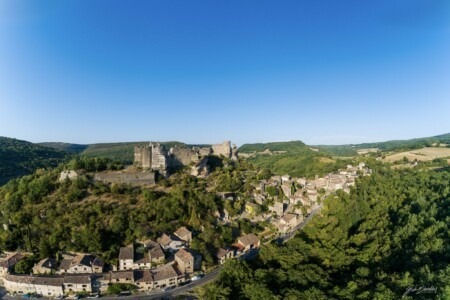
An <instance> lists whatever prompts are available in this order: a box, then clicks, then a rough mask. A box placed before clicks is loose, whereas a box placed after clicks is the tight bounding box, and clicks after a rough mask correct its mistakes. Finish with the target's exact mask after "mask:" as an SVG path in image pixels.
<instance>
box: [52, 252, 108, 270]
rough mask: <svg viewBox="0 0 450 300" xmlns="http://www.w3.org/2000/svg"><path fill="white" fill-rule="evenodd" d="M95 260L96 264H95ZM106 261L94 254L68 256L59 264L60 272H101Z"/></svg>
mask: <svg viewBox="0 0 450 300" xmlns="http://www.w3.org/2000/svg"><path fill="white" fill-rule="evenodd" d="M94 261H95V264H94ZM103 267H104V263H103V261H101V260H100V259H99V258H96V257H95V255H92V254H78V255H76V256H75V257H70V256H66V258H64V259H63V260H62V261H61V264H60V265H59V269H58V272H57V273H58V274H64V273H68V274H82V273H101V272H103Z"/></svg>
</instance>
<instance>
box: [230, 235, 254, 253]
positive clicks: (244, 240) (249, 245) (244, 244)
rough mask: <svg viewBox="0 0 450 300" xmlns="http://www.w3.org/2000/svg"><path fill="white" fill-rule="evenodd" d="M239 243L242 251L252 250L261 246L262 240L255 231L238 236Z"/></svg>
mask: <svg viewBox="0 0 450 300" xmlns="http://www.w3.org/2000/svg"><path fill="white" fill-rule="evenodd" d="M235 245H237V246H238V247H239V248H240V250H241V251H242V252H244V253H245V252H248V251H250V250H253V249H256V248H259V246H260V241H259V238H258V237H257V236H256V235H254V234H253V233H249V234H246V235H244V236H241V237H239V238H238V240H237V243H236V244H235Z"/></svg>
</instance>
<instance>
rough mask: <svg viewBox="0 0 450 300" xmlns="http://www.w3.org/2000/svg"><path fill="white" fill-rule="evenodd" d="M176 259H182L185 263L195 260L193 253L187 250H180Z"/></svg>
mask: <svg viewBox="0 0 450 300" xmlns="http://www.w3.org/2000/svg"><path fill="white" fill-rule="evenodd" d="M175 257H176V258H179V259H181V260H182V261H184V262H189V261H192V260H194V256H192V254H191V253H189V252H188V251H186V249H180V250H178V252H177V253H176V254H175Z"/></svg>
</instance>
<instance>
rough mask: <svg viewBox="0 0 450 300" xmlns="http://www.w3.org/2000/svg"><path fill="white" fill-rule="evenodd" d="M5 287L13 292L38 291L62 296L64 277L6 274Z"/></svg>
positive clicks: (41, 293)
mask: <svg viewBox="0 0 450 300" xmlns="http://www.w3.org/2000/svg"><path fill="white" fill-rule="evenodd" d="M3 283H4V286H5V289H6V290H7V291H8V292H9V293H12V294H19V295H24V294H31V293H36V294H40V295H44V296H53V297H56V296H61V295H63V294H64V291H63V278H62V277H56V278H53V277H34V276H29V275H9V274H8V275H6V276H5V278H4V280H3Z"/></svg>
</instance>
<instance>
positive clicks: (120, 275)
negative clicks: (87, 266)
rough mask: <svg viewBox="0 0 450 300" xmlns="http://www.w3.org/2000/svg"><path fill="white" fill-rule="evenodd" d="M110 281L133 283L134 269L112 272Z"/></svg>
mask: <svg viewBox="0 0 450 300" xmlns="http://www.w3.org/2000/svg"><path fill="white" fill-rule="evenodd" d="M110 275H111V276H110V282H111V283H133V282H134V271H133V270H126V271H118V272H111V273H110Z"/></svg>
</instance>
